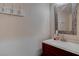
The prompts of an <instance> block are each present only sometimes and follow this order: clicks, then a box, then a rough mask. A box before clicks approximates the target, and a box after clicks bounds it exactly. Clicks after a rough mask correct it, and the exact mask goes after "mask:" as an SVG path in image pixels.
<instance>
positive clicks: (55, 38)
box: [54, 30, 60, 40]
mask: <svg viewBox="0 0 79 59" xmlns="http://www.w3.org/2000/svg"><path fill="white" fill-rule="evenodd" d="M59 39H60V36H59V33H58V30H56V33H55V34H54V40H59Z"/></svg>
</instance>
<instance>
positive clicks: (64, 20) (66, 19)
mask: <svg viewBox="0 0 79 59" xmlns="http://www.w3.org/2000/svg"><path fill="white" fill-rule="evenodd" d="M71 7H72V5H71V4H63V5H57V15H58V30H60V31H71V30H72V26H71V25H72V8H71Z"/></svg>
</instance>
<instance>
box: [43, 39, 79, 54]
mask: <svg viewBox="0 0 79 59" xmlns="http://www.w3.org/2000/svg"><path fill="white" fill-rule="evenodd" d="M43 43H46V44H49V45H52V46H55V47H57V48H60V49H63V50H66V51H69V52H72V53H75V54H78V55H79V44H78V43H72V42H64V41H60V40H53V39H48V40H45V41H43Z"/></svg>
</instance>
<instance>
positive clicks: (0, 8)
mask: <svg viewBox="0 0 79 59" xmlns="http://www.w3.org/2000/svg"><path fill="white" fill-rule="evenodd" d="M0 5H1V7H0V14H2V13H3V12H4V4H3V3H2V4H0Z"/></svg>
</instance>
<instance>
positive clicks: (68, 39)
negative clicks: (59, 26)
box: [51, 5, 79, 43]
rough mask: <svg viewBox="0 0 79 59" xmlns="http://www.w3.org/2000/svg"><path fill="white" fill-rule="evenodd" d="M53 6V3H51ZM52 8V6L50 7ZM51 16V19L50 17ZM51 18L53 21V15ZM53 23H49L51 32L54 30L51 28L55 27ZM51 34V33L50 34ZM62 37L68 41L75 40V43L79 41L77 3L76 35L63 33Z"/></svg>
mask: <svg viewBox="0 0 79 59" xmlns="http://www.w3.org/2000/svg"><path fill="white" fill-rule="evenodd" d="M52 6H53V5H52ZM52 9H53V8H52ZM52 18H53V19H52ZM51 20H53V21H54V15H53V16H52V17H51ZM53 25H54V23H53V24H52V25H51V26H52V27H51V32H54V30H52V29H55V27H54V26H53ZM52 35H53V34H51V36H52ZM64 38H65V39H66V40H67V41H70V42H75V43H79V5H78V9H77V35H68V34H64Z"/></svg>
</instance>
